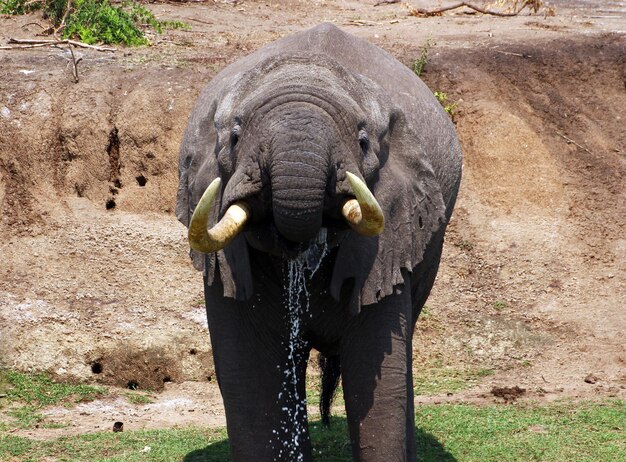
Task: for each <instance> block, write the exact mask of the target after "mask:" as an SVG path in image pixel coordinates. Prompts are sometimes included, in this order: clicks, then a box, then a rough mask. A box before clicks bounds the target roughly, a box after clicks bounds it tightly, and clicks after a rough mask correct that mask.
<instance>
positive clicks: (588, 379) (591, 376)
mask: <svg viewBox="0 0 626 462" xmlns="http://www.w3.org/2000/svg"><path fill="white" fill-rule="evenodd" d="M598 380H600V379H599V378H598V376H597V375H595V374H587V377H585V382H586V383H596V382H598Z"/></svg>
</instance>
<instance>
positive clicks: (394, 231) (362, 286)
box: [331, 111, 446, 314]
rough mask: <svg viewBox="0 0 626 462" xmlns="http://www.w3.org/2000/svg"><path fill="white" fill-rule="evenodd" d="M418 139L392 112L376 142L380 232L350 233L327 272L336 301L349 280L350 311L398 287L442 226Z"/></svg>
mask: <svg viewBox="0 0 626 462" xmlns="http://www.w3.org/2000/svg"><path fill="white" fill-rule="evenodd" d="M421 141H422V140H421V137H420V136H419V134H417V133H415V132H413V131H412V130H411V127H409V124H408V123H407V121H406V118H405V117H404V116H403V114H402V113H401V112H400V111H394V113H393V114H392V116H391V122H390V124H389V131H388V133H387V134H386V136H385V137H384V139H383V140H381V147H380V155H379V159H380V164H381V168H380V170H379V172H378V178H377V179H374V181H373V182H372V184H371V185H369V186H370V187H371V190H372V192H373V193H374V196H375V197H376V199H377V200H378V202H379V203H380V205H381V207H382V209H383V213H384V214H385V230H384V231H383V233H382V234H381V235H380V236H378V237H375V238H372V237H365V236H360V235H358V234H356V233H355V232H353V231H350V233H351V235H350V236H348V237H347V238H346V239H344V240H343V242H342V243H341V245H340V247H339V250H338V254H337V260H336V263H335V267H334V270H333V276H332V282H331V293H332V295H333V296H334V297H335V298H337V299H338V298H339V294H340V292H341V288H342V286H343V284H344V282H346V281H349V280H352V282H353V293H352V299H351V302H350V311H351V312H352V313H353V314H357V313H358V312H359V310H360V307H361V306H363V305H370V304H373V303H377V302H378V301H380V300H381V299H382V298H384V297H386V296H388V295H391V294H393V293H394V291H395V290H396V288H397V287H398V286H399V285H401V284H403V283H404V277H403V273H404V272H405V271H408V272H412V271H413V269H414V268H415V267H416V266H417V265H418V264H419V263H420V262H421V261H422V258H423V254H424V250H425V249H426V246H427V245H428V243H429V242H430V240H431V237H432V236H433V234H435V233H436V232H437V231H438V230H439V229H440V228H441V227H442V226H445V223H446V204H445V202H444V198H443V194H442V189H441V186H440V184H439V181H438V180H437V178H436V176H435V173H434V171H433V168H432V165H431V164H430V162H429V154H432V153H428V152H425V150H424V148H423V146H424V143H423V142H421Z"/></svg>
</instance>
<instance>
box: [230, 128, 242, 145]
mask: <svg viewBox="0 0 626 462" xmlns="http://www.w3.org/2000/svg"><path fill="white" fill-rule="evenodd" d="M240 133H241V125H239V124H236V125H235V126H234V127H233V128H232V130H231V131H230V145H231V147H235V145H236V144H237V141H239V134H240Z"/></svg>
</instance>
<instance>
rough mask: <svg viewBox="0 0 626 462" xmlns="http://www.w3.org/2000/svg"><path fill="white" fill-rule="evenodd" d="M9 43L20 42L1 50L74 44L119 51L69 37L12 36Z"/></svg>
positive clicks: (93, 48) (98, 49)
mask: <svg viewBox="0 0 626 462" xmlns="http://www.w3.org/2000/svg"><path fill="white" fill-rule="evenodd" d="M9 43H15V44H18V46H14V47H11V46H3V47H0V50H17V49H20V48H38V47H45V46H54V45H73V46H75V47H80V48H89V49H91V50H96V51H117V49H115V48H109V47H100V46H96V45H88V44H86V43H83V42H77V41H76V40H69V39H66V40H32V39H14V38H10V39H9Z"/></svg>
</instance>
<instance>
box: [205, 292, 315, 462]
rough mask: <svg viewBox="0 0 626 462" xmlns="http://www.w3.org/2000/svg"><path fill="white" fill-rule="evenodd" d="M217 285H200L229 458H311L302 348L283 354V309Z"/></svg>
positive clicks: (306, 460)
mask: <svg viewBox="0 0 626 462" xmlns="http://www.w3.org/2000/svg"><path fill="white" fill-rule="evenodd" d="M222 290H223V289H222V287H221V285H220V284H219V283H215V284H214V285H213V286H212V287H209V286H207V285H206V284H205V296H206V300H207V316H208V321H209V331H210V334H211V344H212V348H213V358H214V363H215V372H216V375H217V380H218V383H219V386H220V391H221V393H222V398H223V401H224V407H225V410H226V423H227V429H228V437H229V442H230V448H231V454H232V458H233V460H234V461H235V462H241V461H245V462H248V461H251V460H255V461H259V462H266V461H267V462H270V461H279V462H281V461H283V462H292V461H298V462H300V461H302V462H309V461H311V459H312V456H311V442H310V439H309V433H308V422H307V416H306V406H305V393H306V391H305V373H306V364H307V360H308V349H304V348H298V349H297V351H296V352H295V353H294V354H293V355H291V358H290V357H289V356H290V353H291V352H290V350H289V348H288V346H289V333H288V325H287V324H286V318H285V313H284V308H282V311H281V307H275V309H273V308H272V307H271V306H264V305H262V304H259V305H257V304H256V303H254V304H248V303H242V302H237V301H235V300H233V299H231V298H225V297H223V296H222V294H223V292H222ZM266 308H267V309H266ZM294 377H295V378H294Z"/></svg>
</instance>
